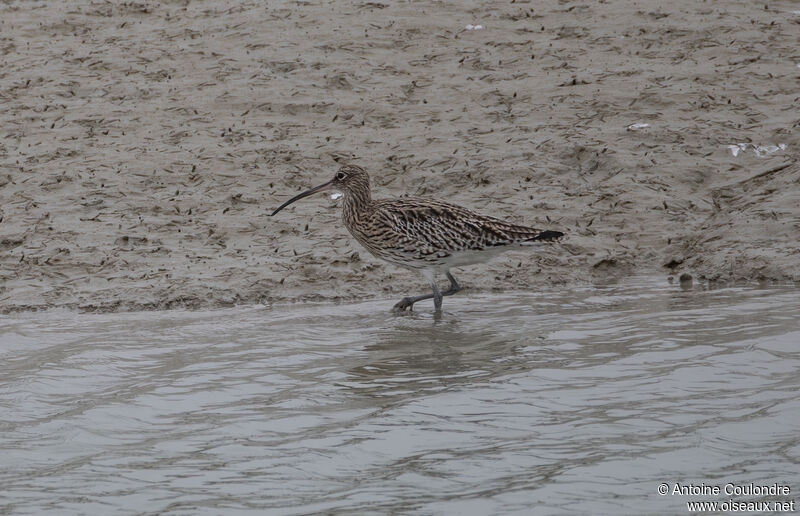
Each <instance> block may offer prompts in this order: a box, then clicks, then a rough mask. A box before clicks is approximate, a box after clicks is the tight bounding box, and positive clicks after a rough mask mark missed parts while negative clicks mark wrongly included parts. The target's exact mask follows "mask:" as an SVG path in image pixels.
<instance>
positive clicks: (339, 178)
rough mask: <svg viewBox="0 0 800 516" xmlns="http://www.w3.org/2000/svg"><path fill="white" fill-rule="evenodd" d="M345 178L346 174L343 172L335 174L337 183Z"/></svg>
mask: <svg viewBox="0 0 800 516" xmlns="http://www.w3.org/2000/svg"><path fill="white" fill-rule="evenodd" d="M345 177H347V174H345V173H344V172H339V173H338V174H336V179H338V180H339V181H342V180H343V179H344V178H345Z"/></svg>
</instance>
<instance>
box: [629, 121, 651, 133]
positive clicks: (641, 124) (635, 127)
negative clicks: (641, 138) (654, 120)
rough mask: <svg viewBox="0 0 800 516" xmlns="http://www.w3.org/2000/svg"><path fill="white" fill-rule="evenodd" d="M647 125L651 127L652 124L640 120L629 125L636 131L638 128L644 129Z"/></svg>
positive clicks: (630, 128)
mask: <svg viewBox="0 0 800 516" xmlns="http://www.w3.org/2000/svg"><path fill="white" fill-rule="evenodd" d="M645 127H650V124H646V123H644V122H638V123H635V124H631V125H629V126H628V130H630V131H635V130H636V129H644V128H645Z"/></svg>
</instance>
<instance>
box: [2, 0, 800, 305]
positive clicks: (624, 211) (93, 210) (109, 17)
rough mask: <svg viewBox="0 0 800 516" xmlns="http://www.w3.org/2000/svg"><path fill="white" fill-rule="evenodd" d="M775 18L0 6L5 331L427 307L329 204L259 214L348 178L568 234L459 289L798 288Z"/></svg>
mask: <svg viewBox="0 0 800 516" xmlns="http://www.w3.org/2000/svg"><path fill="white" fill-rule="evenodd" d="M481 4H485V5H481ZM793 11H795V12H793ZM796 11H797V5H796V4H794V3H793V2H790V1H779V2H768V3H766V4H765V3H762V2H750V1H746V0H741V1H731V2H725V4H724V5H722V4H717V3H713V2H702V3H700V2H688V1H685V2H681V1H679V2H668V3H664V2H642V1H639V2H632V1H617V0H614V1H608V2H604V3H594V2H568V1H547V0H545V1H541V2H535V3H534V2H525V1H520V0H516V1H512V2H504V3H490V4H487V3H485V2H452V3H440V2H427V1H421V2H383V3H379V2H333V3H328V2H297V3H295V2H292V3H284V4H275V3H270V4H269V6H265V5H264V3H263V2H210V1H207V2H202V1H192V2H188V1H185V2H124V3H118V2H114V3H110V2H88V1H63V2H46V3H34V2H19V3H18V2H4V3H2V4H0V57H1V58H2V67H0V100H2V106H3V109H2V110H0V201H1V202H2V204H0V210H1V212H0V217H2V220H1V221H0V310H3V311H7V310H14V309H21V308H35V307H52V306H66V307H75V308H81V309H88V310H92V309H99V310H119V309H130V308H169V307H175V306H184V305H185V306H192V307H194V306H206V305H225V304H230V303H247V302H277V301H292V300H307V299H326V300H330V299H343V300H346V299H356V298H370V297H385V298H389V297H398V296H400V295H401V294H402V295H404V294H406V293H408V291H409V290H412V291H413V290H418V289H423V288H425V287H424V284H423V281H422V280H421V279H420V278H417V277H416V276H414V275H413V274H412V273H410V272H407V271H403V270H398V269H396V268H394V267H392V266H390V265H384V264H382V263H379V262H377V261H376V260H375V259H373V258H372V257H370V256H369V255H367V253H366V252H365V251H363V250H362V249H360V248H359V247H358V245H357V244H356V243H355V242H353V241H352V239H351V238H350V236H349V235H348V234H347V233H346V230H345V229H344V228H343V227H342V226H341V223H340V221H339V208H338V206H337V204H336V202H334V201H332V200H330V199H328V198H326V197H322V196H318V197H315V198H312V199H306V200H304V201H303V202H301V203H298V204H297V205H295V206H294V207H292V208H289V209H287V210H285V211H284V212H282V213H281V214H280V216H279V217H276V218H274V219H273V218H270V217H269V216H268V212H269V211H270V210H271V209H273V208H275V207H276V206H277V205H279V204H280V203H282V202H283V201H285V200H286V199H288V198H289V197H290V196H292V195H295V194H296V193H298V192H299V191H300V190H301V189H304V188H307V187H309V186H311V185H314V184H318V183H320V182H322V181H325V180H327V179H328V178H329V177H331V175H332V174H333V171H334V170H335V168H336V167H337V166H338V165H337V164H338V163H343V162H354V163H358V164H360V165H362V166H364V167H366V168H367V169H368V170H370V171H371V173H372V176H373V183H374V186H375V195H376V196H400V195H417V196H431V197H443V198H446V199H448V200H451V201H454V202H457V203H459V204H463V205H465V206H467V207H470V208H472V209H475V210H478V211H482V212H486V213H491V214H494V215H498V216H503V217H506V218H509V219H511V220H514V221H517V222H525V223H528V224H530V225H535V226H540V227H547V228H553V229H560V230H563V231H565V232H567V233H568V234H569V239H568V240H567V241H566V243H565V244H564V245H563V246H559V247H555V248H553V249H552V250H551V251H548V252H545V253H540V254H525V253H509V254H508V255H506V256H505V257H504V258H502V259H498V260H497V261H494V262H492V263H490V264H488V265H483V266H475V267H469V268H465V269H464V270H463V271H461V273H460V275H458V277H459V279H460V280H461V281H462V283H463V284H464V285H465V286H468V287H470V288H472V289H473V290H477V291H486V290H494V289H497V290H512V289H531V288H536V286H537V285H541V284H545V283H547V284H552V283H580V282H591V281H598V280H600V281H606V280H608V279H613V278H617V277H622V276H626V275H629V274H631V273H634V272H657V273H659V274H664V275H666V274H675V275H679V274H682V273H690V274H692V275H694V277H695V278H696V279H698V278H699V279H711V280H720V281H729V280H746V281H751V280H759V279H762V280H778V281H787V280H788V281H798V280H800V254H799V253H798V247H797V242H798V240H800V238H799V237H800V193H798V188H797V184H798V181H800V167H799V166H798V165H797V164H796V161H797V151H798V149H800V141H798V136H797V131H796V126H797V125H798V115H797V112H798V111H797V108H798V94H797V84H798V78H799V77H800V68H798V63H800V54H798V53H797V41H798V40H797V34H798V31H800V13H798V12H796ZM476 25H480V26H481V28H479V29H478V28H475V27H474V26H476ZM467 26H473V27H472V28H471V29H469V30H468V29H467V28H466V27H467ZM728 146H732V147H728Z"/></svg>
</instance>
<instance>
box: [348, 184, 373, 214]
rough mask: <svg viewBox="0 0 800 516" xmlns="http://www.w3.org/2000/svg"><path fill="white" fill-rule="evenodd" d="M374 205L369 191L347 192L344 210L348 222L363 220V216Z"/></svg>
mask: <svg viewBox="0 0 800 516" xmlns="http://www.w3.org/2000/svg"><path fill="white" fill-rule="evenodd" d="M371 203H372V197H371V196H370V192H369V189H359V190H354V191H347V192H345V194H344V202H343V203H342V208H343V210H344V215H345V219H346V220H351V221H356V220H360V219H361V216H360V215H361V214H363V213H365V212H367V211H368V210H369V206H370V204H371Z"/></svg>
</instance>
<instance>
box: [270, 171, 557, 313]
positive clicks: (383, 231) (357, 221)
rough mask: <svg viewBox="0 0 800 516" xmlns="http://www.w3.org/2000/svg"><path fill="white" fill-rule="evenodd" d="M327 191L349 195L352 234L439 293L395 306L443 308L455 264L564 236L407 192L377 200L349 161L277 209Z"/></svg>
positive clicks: (346, 209)
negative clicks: (441, 283) (441, 280)
mask: <svg viewBox="0 0 800 516" xmlns="http://www.w3.org/2000/svg"><path fill="white" fill-rule="evenodd" d="M325 190H336V191H339V192H341V193H342V194H344V200H343V202H342V221H343V222H344V225H345V227H346V228H347V230H348V231H350V234H351V235H353V236H354V237H355V239H356V240H358V242H359V243H360V244H361V245H363V246H364V247H365V248H366V249H367V250H368V251H369V252H370V253H372V254H373V255H374V256H376V257H377V258H380V259H381V260H385V261H387V262H389V263H393V264H395V265H399V266H401V267H405V268H407V269H411V270H415V271H417V272H419V273H420V274H422V275H423V276H424V277H425V279H427V280H428V281H429V282H430V284H431V288H432V290H433V292H432V293H431V294H422V295H419V296H411V297H404V298H403V299H401V300H400V301H399V302H398V303H397V304H396V305H394V308H393V310H394V311H395V312H402V311H405V310H411V308H412V307H413V306H414V303H416V302H417V301H422V300H423V299H431V298H433V304H434V307H435V309H436V312H437V313H440V312H441V310H442V298H443V297H444V296H451V295H453V294H455V293H456V292H458V291H459V290H461V286H459V284H458V282H457V281H456V279H455V278H454V277H453V275H452V274H451V273H450V268H452V267H460V266H463V265H472V264H476V263H485V262H487V261H489V260H490V259H491V258H493V257H494V256H497V255H498V254H500V253H503V252H505V251H508V250H510V249H515V248H517V249H519V248H524V247H525V246H540V245H543V244H546V243H548V242H554V241H556V240H558V239H560V238H561V237H562V236H564V234H563V233H561V232H560V231H549V230H541V229H534V228H530V227H527V226H518V225H516V224H511V223H509V222H505V221H503V220H500V219H496V218H494V217H487V216H485V215H479V214H477V213H474V212H472V211H470V210H468V209H466V208H462V207H461V206H456V205H455V204H450V203H447V202H443V201H436V200H428V199H417V198H413V197H404V198H400V199H376V200H373V199H372V195H371V192H370V185H369V175H367V172H366V171H365V170H364V169H363V168H361V167H359V166H356V165H345V166H343V167H341V168H340V169H339V170H338V171H337V172H336V175H334V177H333V179H331V180H330V181H328V182H327V183H324V184H321V185H319V186H317V187H315V188H312V189H311V190H308V191H305V192H303V193H301V194H300V195H297V196H295V197H292V198H291V199H289V200H288V201H286V202H285V203H283V204H281V205H280V206H279V207H278V209H276V210H275V211H273V212H272V215H273V216H274V215H275V214H277V213H278V212H279V211H281V210H282V209H284V208H285V207H286V206H289V205H290V204H292V203H293V202H295V201H298V200H300V199H302V198H304V197H308V196H309V195H312V194H315V193H317V192H322V191H325ZM437 273H444V274H445V275H446V276H447V279H448V280H450V288H448V289H447V290H445V291H444V292H441V291H440V290H439V287H438V286H437V285H436V274H437Z"/></svg>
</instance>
